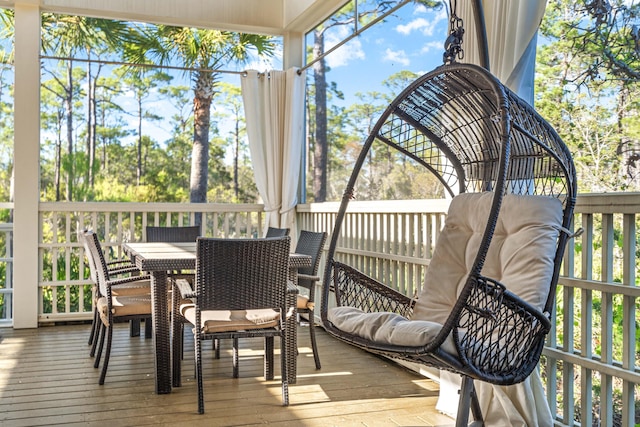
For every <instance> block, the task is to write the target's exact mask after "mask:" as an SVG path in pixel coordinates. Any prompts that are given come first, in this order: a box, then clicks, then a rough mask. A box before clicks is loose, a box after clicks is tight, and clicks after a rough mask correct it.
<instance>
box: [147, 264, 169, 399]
mask: <svg viewBox="0 0 640 427" xmlns="http://www.w3.org/2000/svg"><path fill="white" fill-rule="evenodd" d="M151 312H152V317H153V348H154V351H155V359H154V362H155V363H154V364H155V370H156V393H157V394H167V393H171V339H170V335H171V334H170V326H169V318H170V316H169V305H168V303H167V272H166V271H153V272H152V273H151Z"/></svg>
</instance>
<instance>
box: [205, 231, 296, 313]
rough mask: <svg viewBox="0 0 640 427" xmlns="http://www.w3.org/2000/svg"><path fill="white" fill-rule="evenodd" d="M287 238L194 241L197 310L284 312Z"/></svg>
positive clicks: (287, 267) (287, 257)
mask: <svg viewBox="0 0 640 427" xmlns="http://www.w3.org/2000/svg"><path fill="white" fill-rule="evenodd" d="M289 249H290V238H289V237H279V238H264V239H218V238H203V237H200V238H198V240H197V255H196V292H197V301H198V304H197V306H198V308H199V309H200V310H243V309H259V308H281V309H282V310H283V313H284V311H285V306H286V304H285V302H286V291H287V278H288V274H289Z"/></svg>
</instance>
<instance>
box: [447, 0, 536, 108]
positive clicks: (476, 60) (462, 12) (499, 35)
mask: <svg viewBox="0 0 640 427" xmlns="http://www.w3.org/2000/svg"><path fill="white" fill-rule="evenodd" d="M546 6H547V0H483V1H482V8H483V10H484V19H485V26H486V31H487V46H488V52H489V69H490V71H491V73H492V74H493V75H494V76H496V77H497V78H498V79H499V80H500V81H501V82H502V83H503V84H504V85H505V86H507V87H508V88H509V89H511V90H512V91H514V92H515V93H517V94H518V95H519V96H520V97H521V98H522V99H524V100H525V101H527V102H529V103H533V80H534V73H535V60H536V44H537V33H538V27H539V26H540V22H541V21H542V17H543V16H544V10H545V8H546ZM456 14H457V15H458V17H460V18H462V22H463V25H464V38H463V40H464V42H463V44H462V48H463V49H464V60H463V61H462V62H470V63H473V64H480V53H479V52H480V51H479V49H478V42H477V38H476V32H475V31H476V29H475V21H474V7H473V1H472V0H462V1H458V10H457V11H456Z"/></svg>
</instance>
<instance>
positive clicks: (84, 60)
mask: <svg viewBox="0 0 640 427" xmlns="http://www.w3.org/2000/svg"><path fill="white" fill-rule="evenodd" d="M40 58H42V59H55V60H59V61H76V62H86V63H100V64H108V65H125V66H128V67H144V68H163V69H167V70H180V71H198V72H203V73H222V74H239V75H243V76H244V75H246V74H247V72H246V71H231V70H212V69H210V68H189V67H178V66H172V65H156V64H136V63H132V62H122V61H105V60H102V59H82V58H70V57H64V56H47V55H40Z"/></svg>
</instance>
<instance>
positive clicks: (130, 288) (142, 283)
mask: <svg viewBox="0 0 640 427" xmlns="http://www.w3.org/2000/svg"><path fill="white" fill-rule="evenodd" d="M148 294H151V281H150V280H136V281H135V282H128V283H123V284H121V285H114V286H112V287H111V295H114V296H131V295H148Z"/></svg>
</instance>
